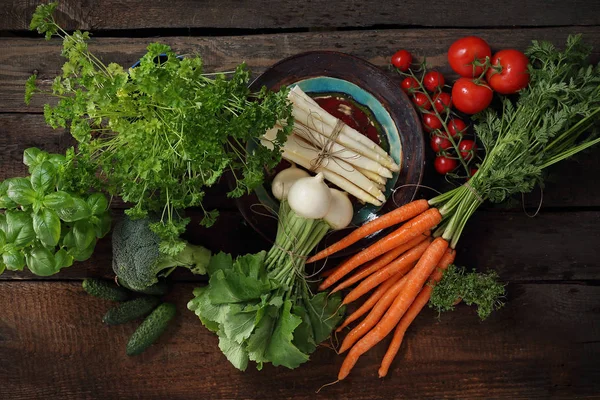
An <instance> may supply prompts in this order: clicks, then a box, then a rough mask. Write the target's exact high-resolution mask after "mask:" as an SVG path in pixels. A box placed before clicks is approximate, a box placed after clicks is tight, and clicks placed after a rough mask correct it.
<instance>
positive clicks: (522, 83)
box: [485, 49, 529, 94]
mask: <svg viewBox="0 0 600 400" xmlns="http://www.w3.org/2000/svg"><path fill="white" fill-rule="evenodd" d="M491 62H492V67H491V68H490V69H488V71H487V72H486V74H485V77H486V79H487V81H488V82H489V84H490V86H491V87H492V89H494V90H495V91H496V92H498V93H502V94H513V93H517V92H518V91H519V90H521V89H523V88H526V87H527V84H528V83H529V72H528V71H527V65H529V59H528V58H527V56H526V55H525V54H523V53H521V52H520V51H519V50H512V49H507V50H500V51H499V52H497V53H496V54H494V57H492V60H491Z"/></svg>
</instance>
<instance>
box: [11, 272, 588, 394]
mask: <svg viewBox="0 0 600 400" xmlns="http://www.w3.org/2000/svg"><path fill="white" fill-rule="evenodd" d="M193 287H194V285H193V284H179V285H176V286H175V288H174V290H173V291H172V293H171V294H170V295H169V299H171V300H172V301H173V302H175V303H176V304H177V306H178V310H179V314H178V316H177V317H176V319H175V320H174V322H173V324H172V325H171V327H169V329H168V330H167V332H166V334H165V335H164V336H163V337H161V338H160V340H159V341H158V342H157V343H156V344H155V345H154V346H153V347H151V348H150V349H149V350H148V351H147V352H146V353H144V354H143V355H141V356H137V357H135V358H131V357H128V356H126V355H125V351H124V349H125V344H126V342H127V338H128V336H129V335H130V334H131V333H132V332H133V330H134V329H135V326H136V324H135V323H130V324H126V325H123V326H115V327H110V328H109V327H106V326H103V325H102V323H101V322H100V321H101V316H102V315H103V313H104V312H105V311H106V310H107V309H108V308H109V307H110V306H111V303H110V302H106V301H103V300H99V299H95V298H92V297H90V296H88V295H86V294H85V293H83V291H82V290H81V288H80V284H79V283H75V282H73V283H64V282H61V283H47V282H45V283H44V282H0V304H4V305H10V306H9V307H4V310H3V313H2V319H1V320H0V360H2V362H0V373H1V374H2V376H3V378H4V379H3V384H2V385H0V398H4V399H8V398H10V399H15V400H17V399H31V398H57V397H60V398H61V399H82V398H99V397H101V398H103V399H113V398H115V399H116V398H144V399H154V398H157V399H158V398H177V399H187V398H211V399H216V398H248V399H250V398H256V399H265V398H294V399H312V398H315V397H317V398H347V397H348V396H350V394H351V397H352V398H353V399H375V398H441V397H452V398H476V397H477V398H551V397H552V398H556V397H561V398H564V397H573V396H578V395H591V394H594V393H598V391H599V390H600V365H599V364H598V361H597V360H598V356H600V346H599V345H598V344H599V343H600V312H599V309H598V304H599V302H600V287H597V286H596V287H595V286H585V285H551V284H538V285H535V284H524V285H509V286H508V288H507V290H508V294H509V298H508V303H507V304H506V306H505V307H504V308H503V309H501V310H500V311H498V312H496V313H495V314H494V315H492V316H491V317H490V318H489V319H488V320H487V321H485V322H483V323H479V322H478V320H477V317H476V315H475V314H474V311H473V310H471V309H469V308H468V307H466V306H459V307H458V309H457V310H456V311H455V312H453V313H448V314H446V315H443V316H442V318H441V320H439V321H438V320H437V319H436V318H435V313H434V312H433V311H432V310H425V311H424V312H423V313H422V315H421V316H419V317H418V318H417V319H416V321H415V322H414V324H413V326H412V327H411V328H410V330H409V332H408V333H407V335H406V338H405V343H404V344H403V347H402V349H401V350H400V353H399V355H398V357H397V359H396V360H395V362H394V363H393V365H392V368H391V370H390V374H389V376H388V377H387V378H386V379H384V380H378V378H377V368H378V366H379V363H380V361H381V358H382V356H383V354H384V352H385V350H386V345H387V343H388V340H385V341H384V342H383V343H381V344H380V345H378V346H377V347H375V348H374V349H373V350H371V351H370V352H368V353H367V354H365V355H364V356H363V357H362V358H361V359H360V360H359V362H358V364H357V365H356V367H355V369H354V371H353V372H352V374H351V375H350V376H349V378H348V379H347V380H346V381H344V382H341V383H338V384H336V385H333V386H329V387H326V388H324V389H323V390H322V391H321V393H320V394H319V395H315V393H314V392H315V391H316V390H317V389H318V388H319V387H320V386H321V385H323V384H325V383H328V382H331V381H333V380H335V377H336V375H337V371H338V369H339V367H340V365H341V363H342V360H343V358H342V357H341V356H336V354H335V353H334V352H333V351H331V350H329V349H327V348H324V347H322V348H320V349H319V350H317V352H316V353H315V354H314V355H313V356H312V357H311V358H312V359H311V361H310V362H309V363H307V364H304V365H302V366H301V367H300V368H298V369H296V370H293V371H290V370H287V369H285V368H283V367H280V368H274V367H272V366H271V365H267V366H265V368H264V370H263V371H256V370H255V369H254V368H253V367H252V366H250V367H249V368H248V370H247V371H246V372H239V371H237V370H235V369H234V367H232V366H231V365H230V364H229V362H228V361H227V360H226V359H225V357H224V356H223V355H222V354H221V352H220V350H219V348H218V345H217V338H216V336H215V335H214V334H212V333H210V332H209V331H208V330H206V329H205V328H204V327H203V326H202V325H201V323H200V321H199V320H198V319H197V317H196V316H195V315H194V314H193V313H191V312H190V311H188V310H187V309H186V303H187V301H188V300H189V299H190V298H191V291H192V288H193Z"/></svg>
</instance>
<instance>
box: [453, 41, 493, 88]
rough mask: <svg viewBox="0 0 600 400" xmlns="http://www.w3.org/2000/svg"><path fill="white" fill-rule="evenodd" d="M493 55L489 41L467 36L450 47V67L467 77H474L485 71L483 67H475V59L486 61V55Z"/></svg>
mask: <svg viewBox="0 0 600 400" xmlns="http://www.w3.org/2000/svg"><path fill="white" fill-rule="evenodd" d="M491 56H492V50H491V49H490V46H489V45H488V44H487V42H486V41H485V40H483V39H481V38H479V37H477V36H466V37H464V38H461V39H458V40H457V41H456V42H454V43H452V45H451V46H450V48H449V49H448V63H449V64H450V67H452V69H453V70H454V71H455V72H456V73H457V74H459V75H460V76H464V77H467V78H473V77H477V76H479V75H481V74H482V73H483V67H474V66H473V62H474V61H475V60H477V61H479V62H480V63H483V62H485V58H486V57H491Z"/></svg>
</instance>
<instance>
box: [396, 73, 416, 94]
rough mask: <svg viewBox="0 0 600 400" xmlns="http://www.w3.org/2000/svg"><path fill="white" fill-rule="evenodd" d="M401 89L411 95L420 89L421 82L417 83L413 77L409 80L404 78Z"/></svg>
mask: <svg viewBox="0 0 600 400" xmlns="http://www.w3.org/2000/svg"><path fill="white" fill-rule="evenodd" d="M400 87H401V88H402V90H404V91H405V92H406V93H411V92H412V91H413V90H414V89H416V88H418V87H419V82H417V80H416V79H415V78H413V77H412V76H409V77H408V78H404V80H403V81H402V82H401V83H400Z"/></svg>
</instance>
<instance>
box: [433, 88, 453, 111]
mask: <svg viewBox="0 0 600 400" xmlns="http://www.w3.org/2000/svg"><path fill="white" fill-rule="evenodd" d="M433 105H434V107H435V109H436V110H437V112H439V113H443V112H446V111H448V110H450V107H452V97H451V96H450V94H449V93H446V92H442V93H438V94H436V95H435V96H433Z"/></svg>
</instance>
